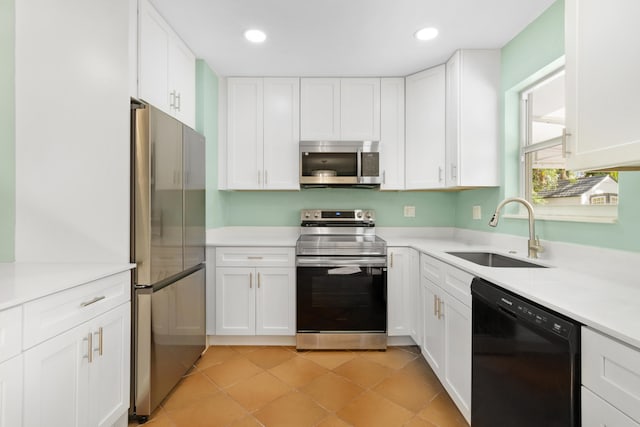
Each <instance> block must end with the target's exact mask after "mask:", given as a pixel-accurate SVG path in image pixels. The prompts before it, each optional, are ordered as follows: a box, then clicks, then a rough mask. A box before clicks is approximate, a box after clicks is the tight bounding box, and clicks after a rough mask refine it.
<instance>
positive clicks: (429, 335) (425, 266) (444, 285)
mask: <svg viewBox="0 0 640 427" xmlns="http://www.w3.org/2000/svg"><path fill="white" fill-rule="evenodd" d="M465 275H466V276H468V280H467V284H468V285H469V286H470V285H471V279H472V276H470V275H468V274H467V273H464V272H462V271H460V270H458V269H456V268H455V267H452V266H450V265H448V264H445V263H443V262H441V261H438V260H436V259H434V258H431V257H430V256H428V255H425V254H422V255H421V257H420V282H421V291H422V312H423V315H424V318H423V322H424V323H423V329H422V331H423V340H422V346H421V350H422V355H423V356H424V358H425V359H426V361H427V363H429V365H430V366H431V368H432V369H433V371H434V372H435V374H436V376H437V377H438V379H439V380H440V382H441V383H442V385H443V386H444V388H445V389H446V390H447V392H448V393H449V396H450V397H451V399H452V400H453V401H454V403H455V404H456V406H457V407H458V409H459V410H460V412H461V413H462V415H464V417H465V418H466V419H467V421H469V420H470V419H471V307H470V306H469V305H467V303H466V301H465V302H462V301H460V300H459V299H457V298H455V297H454V296H453V295H454V294H456V292H459V291H458V290H457V288H454V287H453V286H451V285H450V281H449V280H447V278H450V277H452V276H456V277H463V276H465ZM434 278H439V280H438V283H435V282H434Z"/></svg>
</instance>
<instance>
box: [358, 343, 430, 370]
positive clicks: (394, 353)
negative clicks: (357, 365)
mask: <svg viewBox="0 0 640 427" xmlns="http://www.w3.org/2000/svg"><path fill="white" fill-rule="evenodd" d="M362 357H364V358H365V359H368V360H373V361H374V362H376V363H379V364H381V365H383V366H386V367H388V368H391V369H400V368H403V367H404V366H406V365H407V363H409V362H411V361H412V360H414V359H416V358H417V357H418V355H417V354H414V353H409V352H406V351H403V350H400V349H396V348H394V347H389V348H388V349H387V351H368V352H366V353H363V354H362Z"/></svg>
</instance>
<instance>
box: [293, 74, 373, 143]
mask: <svg viewBox="0 0 640 427" xmlns="http://www.w3.org/2000/svg"><path fill="white" fill-rule="evenodd" d="M300 84H301V95H300V98H301V99H300V102H301V104H300V108H301V112H300V113H301V114H300V115H301V122H300V139H301V140H324V141H340V140H342V141H363V140H366V141H378V140H379V139H380V79H378V78H345V79H338V78H303V79H301V83H300Z"/></svg>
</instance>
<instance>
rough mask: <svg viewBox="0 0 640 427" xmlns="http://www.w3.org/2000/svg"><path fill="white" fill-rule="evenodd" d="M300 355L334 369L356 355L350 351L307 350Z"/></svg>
mask: <svg viewBox="0 0 640 427" xmlns="http://www.w3.org/2000/svg"><path fill="white" fill-rule="evenodd" d="M302 357H304V358H306V359H309V360H311V361H313V362H315V363H317V364H318V365H320V366H324V367H325V368H327V369H335V368H337V367H338V366H340V365H342V364H343V363H346V362H348V361H350V360H351V359H353V358H354V357H356V355H355V354H353V353H352V352H350V351H339V350H338V351H308V352H306V353H302Z"/></svg>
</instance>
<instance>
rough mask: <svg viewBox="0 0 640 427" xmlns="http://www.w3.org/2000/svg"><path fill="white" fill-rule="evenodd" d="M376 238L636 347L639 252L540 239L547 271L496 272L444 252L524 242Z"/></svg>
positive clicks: (280, 230)
mask: <svg viewBox="0 0 640 427" xmlns="http://www.w3.org/2000/svg"><path fill="white" fill-rule="evenodd" d="M377 234H378V235H379V236H380V237H382V238H383V239H385V240H386V241H387V245H388V246H390V247H393V246H406V247H412V248H414V249H416V250H418V251H420V252H423V253H426V254H427V255H431V256H433V257H434V258H437V259H440V260H441V261H443V262H446V263H447V264H451V265H453V266H455V267H457V268H460V269H462V270H465V271H467V272H469V273H470V274H473V275H474V276H478V277H481V278H483V279H486V280H488V281H489V282H492V283H495V284H496V285H498V286H501V287H503V288H505V289H507V290H510V291H512V292H514V293H516V294H519V295H521V296H522V297H524V298H528V299H530V300H532V301H534V302H537V303H539V304H542V305H544V306H546V307H548V308H550V309H551V310H554V311H557V312H559V313H562V314H564V315H565V316H568V317H570V318H572V319H575V320H576V321H578V322H581V323H583V324H585V325H587V326H590V327H592V328H594V329H597V330H599V331H601V332H604V333H606V334H608V335H610V336H613V337H615V338H618V339H619V340H621V341H624V342H626V343H628V344H631V345H633V346H635V347H638V348H640V314H639V313H638V312H639V311H640V279H638V278H637V274H636V273H635V267H634V266H637V265H640V253H636V252H623V251H615V250H607V249H602V248H595V247H588V246H581V245H572V244H566V243H559V242H544V241H543V242H542V243H543V244H544V245H545V248H546V251H545V252H544V253H543V254H541V259H539V260H537V261H535V262H537V263H539V264H543V265H546V266H548V267H550V268H496V267H484V266H481V265H477V264H475V263H472V262H470V261H465V260H463V259H461V258H458V257H456V256H453V255H450V254H447V252H449V251H461V250H462V251H490V252H496V253H502V254H504V255H506V256H511V257H516V258H522V259H526V258H525V256H524V255H525V253H524V252H525V249H526V238H522V237H518V236H506V235H499V234H498V233H480V232H471V231H466V230H456V229H452V228H428V227H425V228H394V227H385V228H382V227H379V228H378V230H377ZM297 237H298V227H226V228H224V229H217V230H209V231H208V232H207V244H208V245H211V246H295V242H296V239H297ZM514 251H515V252H517V253H516V254H513V253H512V252H514ZM529 261H530V260H529Z"/></svg>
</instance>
